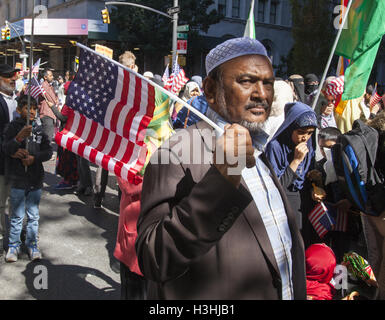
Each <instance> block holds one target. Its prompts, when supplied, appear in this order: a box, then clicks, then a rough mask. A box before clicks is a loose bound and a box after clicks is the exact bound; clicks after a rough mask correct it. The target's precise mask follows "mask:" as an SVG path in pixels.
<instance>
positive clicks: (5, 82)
mask: <svg viewBox="0 0 385 320" xmlns="http://www.w3.org/2000/svg"><path fill="white" fill-rule="evenodd" d="M19 71H20V70H19V69H15V68H13V67H11V66H10V65H8V64H0V146H1V142H2V141H1V140H2V134H3V131H4V128H5V126H6V125H7V124H8V123H9V122H11V121H12V120H13V118H14V117H15V115H16V107H17V103H16V96H15V95H14V91H15V88H16V80H17V79H18V74H19ZM4 162H5V155H4V154H3V152H2V150H1V149H0V256H1V255H3V253H4V250H6V249H7V247H6V234H7V229H6V223H5V221H6V214H7V213H8V210H7V208H8V205H7V203H8V200H9V186H7V185H6V183H5V176H4V173H5V172H4V166H5V163H4Z"/></svg>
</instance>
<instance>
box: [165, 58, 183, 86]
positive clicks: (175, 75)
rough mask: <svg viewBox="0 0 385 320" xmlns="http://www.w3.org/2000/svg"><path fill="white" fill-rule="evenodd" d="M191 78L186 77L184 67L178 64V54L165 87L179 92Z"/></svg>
mask: <svg viewBox="0 0 385 320" xmlns="http://www.w3.org/2000/svg"><path fill="white" fill-rule="evenodd" d="M188 80H189V78H187V77H186V74H185V73H184V70H183V68H181V67H180V66H179V64H178V56H177V57H176V59H175V63H174V66H173V68H172V73H171V76H170V77H169V78H168V80H167V84H166V85H165V88H166V89H167V90H169V91H171V92H172V93H174V94H177V93H178V92H179V91H180V90H181V89H182V88H183V86H184V85H185V84H186V83H187V81H188Z"/></svg>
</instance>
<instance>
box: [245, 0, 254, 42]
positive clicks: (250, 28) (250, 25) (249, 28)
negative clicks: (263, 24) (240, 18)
mask: <svg viewBox="0 0 385 320" xmlns="http://www.w3.org/2000/svg"><path fill="white" fill-rule="evenodd" d="M243 36H244V37H249V38H251V39H255V23H254V0H252V1H251V6H250V12H249V18H248V19H247V23H246V27H245V32H244V34H243Z"/></svg>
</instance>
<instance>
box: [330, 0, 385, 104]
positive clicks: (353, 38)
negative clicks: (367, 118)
mask: <svg viewBox="0 0 385 320" xmlns="http://www.w3.org/2000/svg"><path fill="white" fill-rule="evenodd" d="M352 1H353V3H352V5H351V8H350V11H349V13H348V14H349V15H348V19H347V24H348V25H347V29H344V30H343V31H342V33H341V37H340V39H339V41H338V45H337V48H336V52H335V53H336V54H337V55H339V56H343V57H345V58H347V59H350V60H351V61H350V64H349V66H348V68H347V69H346V72H345V88H344V93H343V95H342V100H351V99H355V98H358V97H360V96H362V95H363V94H364V92H365V89H366V85H367V83H368V80H369V77H370V73H371V71H372V68H373V64H374V60H375V59H376V55H377V52H378V48H379V46H380V43H381V39H382V36H383V35H384V34H385V18H384V17H385V1H384V0H369V1H368V0H352Z"/></svg>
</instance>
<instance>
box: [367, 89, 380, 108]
mask: <svg viewBox="0 0 385 320" xmlns="http://www.w3.org/2000/svg"><path fill="white" fill-rule="evenodd" d="M381 98H382V97H381V96H380V95H379V94H378V93H377V83H376V86H375V87H374V90H373V93H372V96H371V97H370V102H369V105H370V107H371V108H373V107H374V106H375V105H376V104H377V103H379V102H380V100H381Z"/></svg>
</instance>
